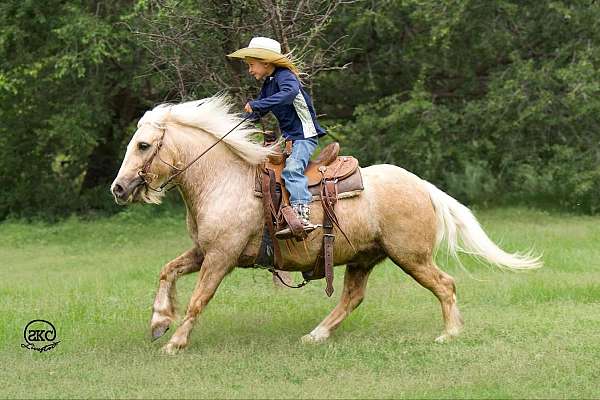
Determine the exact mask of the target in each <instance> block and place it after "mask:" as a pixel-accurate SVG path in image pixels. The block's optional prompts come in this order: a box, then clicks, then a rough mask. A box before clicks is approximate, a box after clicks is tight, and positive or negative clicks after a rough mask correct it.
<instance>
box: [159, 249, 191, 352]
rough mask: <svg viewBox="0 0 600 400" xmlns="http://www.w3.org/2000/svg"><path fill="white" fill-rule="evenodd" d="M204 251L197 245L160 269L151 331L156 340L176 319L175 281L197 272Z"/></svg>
mask: <svg viewBox="0 0 600 400" xmlns="http://www.w3.org/2000/svg"><path fill="white" fill-rule="evenodd" d="M202 259H203V256H202V253H201V252H200V250H199V249H198V248H197V247H193V248H191V249H190V250H188V251H186V252H185V253H183V254H182V255H180V256H179V257H177V258H176V259H174V260H172V261H170V262H168V263H167V264H166V265H165V266H164V267H163V269H162V270H161V271H160V279H159V283H158V291H157V292H156V298H155V300H154V305H153V307H152V320H151V321H150V331H151V332H152V340H156V339H158V338H159V337H161V336H162V335H164V334H165V332H166V331H167V330H168V329H169V325H170V324H171V322H172V321H173V320H174V319H175V283H176V282H177V278H178V277H179V276H181V275H185V274H189V273H190V272H196V271H198V270H199V269H200V266H201V265H202Z"/></svg>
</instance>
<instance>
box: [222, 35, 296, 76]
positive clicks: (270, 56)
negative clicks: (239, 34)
mask: <svg viewBox="0 0 600 400" xmlns="http://www.w3.org/2000/svg"><path fill="white" fill-rule="evenodd" d="M227 57H230V58H239V59H242V60H243V59H245V58H246V57H250V58H257V59H259V60H261V61H264V62H267V63H271V64H275V65H277V66H280V67H286V68H289V69H290V70H292V71H293V72H294V73H296V72H297V71H298V69H297V67H296V66H295V65H294V63H293V62H292V61H291V60H290V59H289V57H288V56H287V55H285V54H281V44H280V43H279V42H278V41H277V40H274V39H271V38H268V37H261V36H258V37H254V38H252V40H250V44H248V47H244V48H243V49H239V50H238V51H234V52H233V53H231V54H228V55H227Z"/></svg>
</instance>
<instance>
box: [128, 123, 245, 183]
mask: <svg viewBox="0 0 600 400" xmlns="http://www.w3.org/2000/svg"><path fill="white" fill-rule="evenodd" d="M251 117H252V114H248V115H246V117H245V118H243V119H242V120H241V121H240V122H239V123H238V124H237V125H236V126H234V127H233V128H231V130H230V131H229V132H227V133H226V134H224V135H223V136H221V137H220V138H219V140H217V141H216V142H214V143H213V144H212V145H210V147H209V148H207V149H206V150H204V151H203V152H202V153H201V154H200V155H199V156H197V157H196V158H194V159H193V160H192V161H191V162H190V163H189V164H188V165H186V166H185V167H183V168H177V167H176V166H174V165H172V164H169V163H168V162H166V161H165V160H163V159H162V158H161V157H160V154H159V152H160V149H161V148H162V145H163V139H164V138H165V133H166V132H167V128H162V134H161V135H160V139H158V143H157V144H156V147H155V148H154V152H153V153H152V155H151V156H150V158H149V159H148V161H146V162H145V163H144V165H143V166H142V169H141V170H139V171H138V176H139V177H140V178H142V182H140V185H146V187H147V188H148V189H150V190H153V191H155V192H159V193H160V192H162V191H163V190H164V189H165V187H166V186H167V185H168V184H169V183H171V181H172V180H173V179H175V178H177V177H178V176H179V175H181V174H182V173H184V172H185V171H186V170H187V169H188V168H189V167H191V166H192V165H193V164H194V163H195V162H196V161H198V160H199V159H200V157H202V156H203V155H205V154H206V153H208V151H209V150H210V149H212V148H213V147H215V146H216V145H217V144H219V143H220V142H221V141H222V140H223V139H225V137H226V136H227V135H229V134H230V133H231V132H233V131H234V130H235V129H236V128H237V127H239V126H240V125H242V124H243V123H244V122H246V121H247V120H249V119H250V118H251ZM155 157H158V159H159V160H160V161H161V162H162V163H163V164H166V165H168V166H169V167H171V170H175V171H176V172H175V173H174V174H172V175H171V176H169V177H168V178H167V180H166V181H164V182H163V183H162V184H161V185H160V186H159V187H158V188H153V187H152V186H151V185H150V184H151V183H152V181H153V180H154V179H155V178H156V176H157V175H156V174H151V173H149V172H148V170H149V169H150V165H152V162H153V161H154V158H155ZM138 186H139V185H138ZM175 186H176V185H173V187H175ZM173 187H171V188H169V189H168V190H170V189H172V188H173Z"/></svg>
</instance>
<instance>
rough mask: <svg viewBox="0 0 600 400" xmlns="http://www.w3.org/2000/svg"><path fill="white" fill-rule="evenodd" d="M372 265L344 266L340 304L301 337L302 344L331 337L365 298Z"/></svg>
mask: <svg viewBox="0 0 600 400" xmlns="http://www.w3.org/2000/svg"><path fill="white" fill-rule="evenodd" d="M373 266H374V264H373V265H365V264H359V263H349V264H347V265H346V274H345V275H344V289H343V292H342V296H341V298H340V302H339V303H338V304H337V306H336V307H335V308H334V309H333V310H332V311H331V313H330V314H329V315H328V316H327V317H325V319H324V320H323V321H321V323H320V324H319V325H318V326H317V327H316V328H315V329H313V330H312V332H310V333H309V334H308V335H304V336H303V337H302V342H303V343H321V342H323V341H325V340H327V338H329V336H330V335H331V332H332V331H333V330H334V329H335V328H337V327H338V325H339V324H340V323H341V322H342V321H343V320H344V319H345V318H346V317H347V316H348V315H349V314H350V313H351V312H352V310H354V309H355V308H356V307H358V306H359V305H360V303H361V302H362V300H363V298H364V297H365V288H366V286H367V279H368V278H369V274H370V273H371V271H372V270H373Z"/></svg>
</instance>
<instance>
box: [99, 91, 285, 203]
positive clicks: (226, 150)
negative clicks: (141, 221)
mask: <svg viewBox="0 0 600 400" xmlns="http://www.w3.org/2000/svg"><path fill="white" fill-rule="evenodd" d="M230 108H231V103H230V101H229V99H228V98H227V97H226V96H224V95H217V96H214V97H210V98H208V99H203V100H198V101H190V102H186V103H181V104H175V105H172V104H171V105H169V104H166V105H159V106H157V107H155V108H154V109H153V110H151V111H147V112H146V113H145V114H144V116H143V117H142V118H141V119H140V121H139V122H138V129H137V130H136V132H135V133H134V135H133V137H132V138H131V141H130V142H129V144H128V145H127V152H126V153H125V158H124V159H123V163H122V164H121V168H120V169H119V173H118V174H117V177H116V178H115V180H114V182H113V183H112V185H111V188H110V190H111V193H112V194H113V196H114V198H115V201H116V202H117V203H118V204H126V203H128V202H135V201H137V202H146V203H155V204H157V203H160V200H161V198H162V196H163V195H164V192H162V191H161V192H156V191H154V190H152V188H158V187H160V185H161V184H162V183H164V182H166V180H167V179H168V178H169V176H170V175H171V174H173V173H174V170H173V168H172V167H171V166H172V165H174V166H176V167H177V168H180V167H182V166H183V165H184V163H188V162H189V159H190V158H191V157H193V156H195V155H197V154H199V153H200V151H202V150H204V149H206V148H207V145H208V144H209V143H210V144H212V143H215V142H216V141H218V140H219V139H220V138H221V137H223V136H224V135H225V134H227V133H228V132H230V131H231V132H230V134H229V135H228V136H227V137H225V138H224V139H223V143H222V144H219V145H218V146H217V147H215V148H214V149H212V150H210V153H211V154H210V155H208V156H207V157H206V158H207V159H208V158H209V157H211V156H215V157H217V156H218V157H239V158H241V159H242V160H243V161H245V162H246V163H248V164H250V165H257V164H260V163H261V162H262V161H264V159H265V158H267V156H268V155H269V154H273V153H274V148H269V147H263V146H262V145H260V144H258V143H256V142H255V141H254V140H253V139H252V135H253V134H255V133H256V132H257V130H256V129H255V128H254V127H253V126H251V125H250V124H249V123H243V124H241V125H240V126H239V127H237V128H236V129H235V130H233V131H232V129H233V128H235V127H236V126H237V125H238V124H239V123H240V122H241V121H242V120H241V119H240V117H239V116H237V115H235V114H232V113H230V111H229V110H230ZM185 140H187V142H184V141H185ZM176 144H178V146H176ZM203 159H204V158H203ZM201 161H202V160H200V161H199V162H197V163H196V164H194V166H195V167H199V165H200V164H201ZM232 168H233V166H232Z"/></svg>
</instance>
